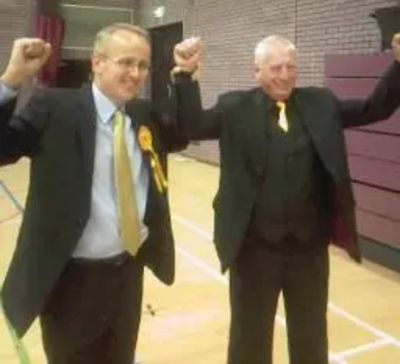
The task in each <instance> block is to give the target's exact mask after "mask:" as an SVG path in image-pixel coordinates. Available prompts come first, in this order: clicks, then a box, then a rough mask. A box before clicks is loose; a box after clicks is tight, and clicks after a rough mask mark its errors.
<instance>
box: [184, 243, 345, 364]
mask: <svg viewBox="0 0 400 364" xmlns="http://www.w3.org/2000/svg"><path fill="white" fill-rule="evenodd" d="M176 250H177V252H178V253H179V254H181V255H182V256H184V257H185V258H186V259H188V260H190V261H191V262H192V263H194V264H195V265H197V266H198V267H199V268H201V269H202V270H203V271H204V272H206V273H207V274H208V275H210V276H211V277H212V278H214V279H215V280H216V281H218V282H219V283H222V284H224V285H228V280H227V279H226V277H224V276H222V275H221V274H220V273H219V272H218V271H216V270H215V269H214V268H211V267H210V266H209V265H208V264H206V263H205V262H204V261H203V260H202V259H200V258H197V257H196V256H194V255H193V254H190V253H189V252H187V251H186V250H185V249H183V248H181V247H179V246H177V247H176ZM275 320H276V321H277V322H278V324H280V325H282V326H283V327H286V322H285V320H284V318H283V317H281V316H279V315H276V317H275ZM329 360H330V362H333V363H336V364H347V362H346V361H345V360H344V359H343V358H340V357H337V354H335V353H332V352H329Z"/></svg>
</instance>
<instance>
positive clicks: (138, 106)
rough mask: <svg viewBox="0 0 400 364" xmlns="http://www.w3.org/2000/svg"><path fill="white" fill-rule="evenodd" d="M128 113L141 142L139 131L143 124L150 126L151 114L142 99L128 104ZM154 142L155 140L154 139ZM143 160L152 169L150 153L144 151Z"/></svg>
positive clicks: (136, 135) (137, 140)
mask: <svg viewBox="0 0 400 364" xmlns="http://www.w3.org/2000/svg"><path fill="white" fill-rule="evenodd" d="M126 113H127V114H128V115H129V116H130V118H131V120H132V129H133V131H134V133H135V138H136V142H137V143H139V131H140V128H141V127H142V126H147V127H148V119H149V115H148V112H147V110H146V109H145V108H144V107H143V104H142V103H141V102H140V100H137V99H134V100H132V101H131V102H129V103H128V104H127V105H126ZM153 142H154V141H153ZM142 156H143V161H144V164H145V166H146V168H147V170H148V171H150V157H149V153H146V152H143V151H142Z"/></svg>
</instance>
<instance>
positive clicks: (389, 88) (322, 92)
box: [174, 34, 400, 364]
mask: <svg viewBox="0 0 400 364" xmlns="http://www.w3.org/2000/svg"><path fill="white" fill-rule="evenodd" d="M393 48H394V54H395V58H396V60H395V61H394V62H393V64H392V65H391V66H390V68H389V69H388V70H387V72H386V74H385V75H384V76H383V78H382V80H381V81H380V82H379V84H378V86H377V87H376V89H375V90H374V92H373V93H372V94H371V96H370V97H369V98H368V99H367V100H365V101H364V100H348V101H339V100H338V99H337V98H336V97H335V96H334V94H333V93H332V92H331V91H329V90H327V89H325V88H316V87H307V88H303V87H299V88H297V87H295V82H296V78H297V64H296V50H295V46H294V45H293V43H291V42H290V41H289V40H287V39H285V38H283V37H279V36H271V37H267V38H265V39H264V40H263V41H261V42H260V43H259V44H258V46H257V48H256V50H255V76H256V80H257V81H258V83H259V85H260V87H258V88H255V89H252V90H250V91H234V92H229V93H227V94H224V95H222V96H220V97H219V100H218V102H217V104H216V106H214V107H212V108H210V109H208V110H203V109H202V106H201V100H200V92H199V88H198V83H196V82H193V81H191V78H190V77H189V75H190V74H191V73H193V72H194V70H195V65H196V64H197V63H198V58H199V54H200V51H201V44H200V41H199V40H198V39H190V40H187V41H185V42H183V43H181V44H179V45H177V46H176V48H175V61H176V64H177V68H176V69H175V70H174V73H175V83H176V97H177V104H178V105H179V108H178V115H179V117H178V121H179V123H181V125H182V127H183V129H184V130H185V135H186V136H187V137H188V138H190V139H192V140H206V139H218V140H219V145H220V165H221V170H220V180H219V188H218V192H217V194H216V197H215V200H214V209H215V221H214V222H215V224H214V225H215V226H214V228H215V231H214V239H215V244H216V249H217V253H218V256H219V258H220V261H221V264H222V270H223V271H226V270H227V269H229V270H230V307H231V326H230V338H229V339H230V340H229V349H228V363H229V364H271V363H272V345H273V328H274V319H275V314H276V308H277V302H278V296H279V294H280V293H281V292H282V293H283V297H284V303H285V309H286V323H287V332H288V341H289V354H290V363H291V364H327V363H328V338H327V321H326V313H327V303H328V276H329V258H328V244H329V242H332V243H333V244H336V245H339V246H341V247H343V248H345V249H346V250H347V251H348V253H349V254H350V255H351V257H353V258H354V259H355V260H356V261H360V260H361V256H360V248H359V246H358V244H357V232H356V224H355V213H354V198H353V194H352V190H351V179H350V174H349V169H348V165H347V159H346V150H345V140H344V134H343V128H346V127H351V126H361V125H367V124H370V123H373V122H376V121H378V120H382V119H386V118H388V117H389V115H390V114H392V113H393V112H394V111H395V110H396V108H397V107H398V106H399V105H400V63H399V61H400V34H398V35H397V36H396V37H395V38H394V40H393Z"/></svg>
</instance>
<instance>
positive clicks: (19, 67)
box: [0, 38, 50, 121]
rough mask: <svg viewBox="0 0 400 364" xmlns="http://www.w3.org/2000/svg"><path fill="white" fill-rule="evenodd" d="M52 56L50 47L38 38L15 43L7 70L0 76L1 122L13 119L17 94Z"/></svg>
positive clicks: (21, 39)
mask: <svg viewBox="0 0 400 364" xmlns="http://www.w3.org/2000/svg"><path fill="white" fill-rule="evenodd" d="M49 55H50V45H49V44H48V43H46V42H44V41H43V40H42V39H38V38H18V39H16V40H15V41H14V44H13V48H12V50H11V55H10V59H9V62H8V65H7V67H6V70H5V71H4V73H3V74H2V75H1V76H0V121H3V120H8V118H10V117H11V115H12V113H13V111H14V107H15V103H16V98H15V96H16V94H17V92H18V89H19V88H20V87H21V86H22V84H23V83H24V82H25V81H26V80H27V79H28V78H29V77H31V76H35V75H36V74H37V73H38V72H39V71H40V70H41V68H42V66H43V65H44V64H45V63H46V61H47V59H48V57H49Z"/></svg>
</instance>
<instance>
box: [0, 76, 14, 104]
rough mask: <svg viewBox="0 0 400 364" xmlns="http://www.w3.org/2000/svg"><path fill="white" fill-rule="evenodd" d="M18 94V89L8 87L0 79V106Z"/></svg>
mask: <svg viewBox="0 0 400 364" xmlns="http://www.w3.org/2000/svg"><path fill="white" fill-rule="evenodd" d="M17 94H18V91H17V90H14V89H12V88H11V87H8V86H7V85H6V84H5V83H4V82H2V81H0V106H1V105H4V104H5V103H7V102H8V101H10V100H12V99H13V98H15V97H16V96H17Z"/></svg>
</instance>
